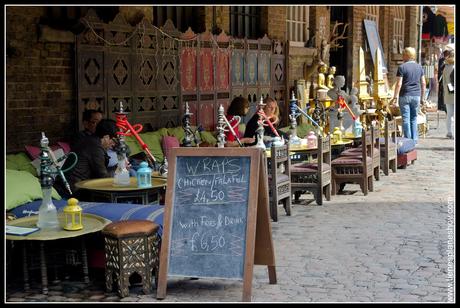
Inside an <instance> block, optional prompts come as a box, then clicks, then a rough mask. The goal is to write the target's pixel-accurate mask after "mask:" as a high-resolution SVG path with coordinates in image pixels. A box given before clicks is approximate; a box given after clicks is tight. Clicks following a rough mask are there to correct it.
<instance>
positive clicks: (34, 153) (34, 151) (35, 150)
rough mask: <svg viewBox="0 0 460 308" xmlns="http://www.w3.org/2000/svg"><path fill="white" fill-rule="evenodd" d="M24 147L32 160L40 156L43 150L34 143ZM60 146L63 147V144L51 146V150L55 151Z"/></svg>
mask: <svg viewBox="0 0 460 308" xmlns="http://www.w3.org/2000/svg"><path fill="white" fill-rule="evenodd" d="M24 147H25V149H26V152H27V154H28V155H29V157H30V159H31V160H34V159H36V158H37V157H40V153H41V152H42V150H41V149H40V147H36V146H33V145H26V146H24ZM59 148H61V146H59V145H57V144H55V145H52V146H50V149H51V151H55V150H57V149H59ZM69 149H70V147H69ZM69 152H70V151H69Z"/></svg>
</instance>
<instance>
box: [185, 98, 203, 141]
mask: <svg viewBox="0 0 460 308" xmlns="http://www.w3.org/2000/svg"><path fill="white" fill-rule="evenodd" d="M192 115H193V113H191V112H190V109H189V107H188V102H185V113H184V116H183V118H182V128H183V129H184V132H185V137H184V141H183V143H182V145H183V146H184V147H191V146H192V141H191V138H192V137H193V140H194V141H195V144H196V146H199V144H200V143H201V138H200V137H199V135H198V134H197V132H200V131H201V130H202V129H203V128H202V127H201V125H200V126H198V127H197V129H196V130H195V131H193V129H192V128H191V127H190V117H191V116H192Z"/></svg>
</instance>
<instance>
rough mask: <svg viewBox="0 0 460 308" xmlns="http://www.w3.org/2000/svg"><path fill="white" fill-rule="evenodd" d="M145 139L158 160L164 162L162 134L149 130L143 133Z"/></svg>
mask: <svg viewBox="0 0 460 308" xmlns="http://www.w3.org/2000/svg"><path fill="white" fill-rule="evenodd" d="M142 138H143V140H144V142H145V144H147V146H148V147H149V150H150V152H151V153H152V155H153V156H154V157H155V160H156V161H157V162H162V161H163V160H164V154H163V149H162V148H161V138H162V137H161V135H160V134H159V132H158V131H157V132H149V133H145V134H143V137H142Z"/></svg>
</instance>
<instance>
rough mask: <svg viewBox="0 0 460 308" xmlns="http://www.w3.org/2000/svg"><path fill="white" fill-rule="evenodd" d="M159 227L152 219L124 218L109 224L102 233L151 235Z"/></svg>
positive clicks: (122, 235) (115, 235)
mask: <svg viewBox="0 0 460 308" xmlns="http://www.w3.org/2000/svg"><path fill="white" fill-rule="evenodd" d="M159 227H160V226H159V225H157V224H156V223H154V222H153V221H150V220H123V221H116V222H112V223H110V224H108V225H107V226H105V227H104V229H103V230H102V233H103V234H105V235H110V236H113V237H116V238H119V237H124V236H129V235H131V236H134V235H149V234H152V233H153V232H155V231H157V230H158V228H159Z"/></svg>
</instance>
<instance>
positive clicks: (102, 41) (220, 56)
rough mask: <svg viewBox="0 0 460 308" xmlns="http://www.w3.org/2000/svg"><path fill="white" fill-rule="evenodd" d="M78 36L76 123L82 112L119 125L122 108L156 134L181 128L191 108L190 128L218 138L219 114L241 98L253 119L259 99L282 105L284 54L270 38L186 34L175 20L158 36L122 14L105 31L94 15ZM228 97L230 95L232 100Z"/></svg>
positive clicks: (148, 26) (144, 22)
mask: <svg viewBox="0 0 460 308" xmlns="http://www.w3.org/2000/svg"><path fill="white" fill-rule="evenodd" d="M82 22H83V23H84V24H85V25H86V29H85V30H84V31H83V32H82V33H81V34H79V35H78V36H77V48H76V58H77V78H78V123H79V129H82V127H81V123H82V113H83V111H84V110H85V109H99V110H101V111H102V112H103V113H104V115H105V117H109V118H115V114H114V112H115V111H116V110H117V109H118V107H119V102H120V101H122V102H123V106H124V107H125V109H126V110H127V111H129V115H128V119H129V120H130V121H131V122H132V123H133V124H135V123H141V124H143V125H144V126H146V124H148V125H149V126H150V127H151V128H152V129H157V128H160V127H175V126H180V125H181V116H182V115H183V112H184V107H183V106H184V104H185V102H188V104H189V108H190V112H191V113H193V116H192V118H191V124H192V125H202V126H203V128H204V129H206V130H209V131H214V130H215V127H216V119H217V110H218V107H219V105H223V106H224V108H225V110H227V108H228V106H229V104H230V101H231V100H232V99H233V98H234V97H236V96H240V95H241V96H244V97H247V98H248V100H249V102H250V112H249V113H248V116H246V117H245V118H244V119H243V121H244V122H245V123H246V122H247V121H248V120H249V118H250V117H251V116H252V114H253V113H254V112H255V111H256V108H257V103H258V102H259V99H260V97H261V96H263V97H266V96H267V95H271V96H273V97H275V98H276V99H277V101H278V103H279V105H280V107H281V108H283V106H284V99H285V98H284V96H285V90H284V89H285V73H284V48H283V46H282V44H281V43H279V42H278V43H274V45H273V42H272V41H271V40H270V39H268V37H267V36H265V37H263V38H261V39H259V40H246V39H233V38H231V37H230V36H227V35H226V34H225V33H223V32H222V33H221V34H219V35H217V36H216V35H212V34H211V33H209V32H205V33H202V34H199V35H197V34H195V33H193V31H191V30H190V29H189V30H188V31H187V32H185V33H181V32H179V31H177V30H176V29H175V28H174V25H173V24H172V22H171V21H170V20H168V21H167V22H166V24H165V25H164V27H163V28H162V29H161V31H160V30H159V29H158V28H156V27H154V26H153V25H152V24H151V23H150V22H149V21H147V20H146V19H143V20H142V21H141V22H140V23H139V24H138V25H136V26H131V25H130V24H128V23H127V22H126V20H125V19H124V18H123V16H122V15H121V14H119V15H117V16H116V17H115V19H114V20H113V21H112V22H110V23H108V24H105V23H103V22H102V21H101V20H100V19H99V18H98V17H97V15H96V14H95V12H94V11H93V10H89V11H88V13H87V15H86V16H85V17H84V18H82ZM230 92H231V95H230Z"/></svg>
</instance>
